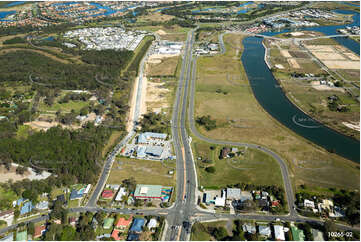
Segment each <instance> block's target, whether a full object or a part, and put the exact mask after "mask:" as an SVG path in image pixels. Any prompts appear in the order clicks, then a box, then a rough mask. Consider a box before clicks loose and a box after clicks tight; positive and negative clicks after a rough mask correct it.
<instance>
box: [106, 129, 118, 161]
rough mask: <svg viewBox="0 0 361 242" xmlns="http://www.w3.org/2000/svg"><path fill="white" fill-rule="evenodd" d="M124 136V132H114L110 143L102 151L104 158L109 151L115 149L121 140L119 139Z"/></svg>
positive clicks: (109, 140)
mask: <svg viewBox="0 0 361 242" xmlns="http://www.w3.org/2000/svg"><path fill="white" fill-rule="evenodd" d="M122 135H123V132H122V131H117V130H114V131H113V132H112V134H111V135H110V137H109V139H108V142H107V143H106V144H105V146H104V148H103V151H102V157H104V156H105V155H106V153H107V152H108V151H110V148H111V147H113V146H114V145H115V144H116V142H117V141H118V140H119V138H120V137H121V136H122Z"/></svg>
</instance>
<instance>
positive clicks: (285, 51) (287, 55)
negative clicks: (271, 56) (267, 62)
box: [281, 50, 292, 58]
mask: <svg viewBox="0 0 361 242" xmlns="http://www.w3.org/2000/svg"><path fill="white" fill-rule="evenodd" d="M281 54H282V55H283V57H285V58H291V57H292V56H291V55H290V53H288V51H287V50H281Z"/></svg>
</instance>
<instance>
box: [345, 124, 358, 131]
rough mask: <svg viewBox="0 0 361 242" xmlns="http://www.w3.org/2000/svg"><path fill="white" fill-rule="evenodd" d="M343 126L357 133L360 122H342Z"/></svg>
mask: <svg viewBox="0 0 361 242" xmlns="http://www.w3.org/2000/svg"><path fill="white" fill-rule="evenodd" d="M342 124H343V125H345V126H346V127H348V128H350V129H354V130H357V131H360V122H353V123H351V122H350V123H348V122H342Z"/></svg>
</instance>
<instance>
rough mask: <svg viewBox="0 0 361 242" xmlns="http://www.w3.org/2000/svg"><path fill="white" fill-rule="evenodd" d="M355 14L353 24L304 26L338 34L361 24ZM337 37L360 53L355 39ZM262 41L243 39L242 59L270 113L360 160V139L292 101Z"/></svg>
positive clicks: (302, 133) (327, 146) (321, 143)
mask: <svg viewBox="0 0 361 242" xmlns="http://www.w3.org/2000/svg"><path fill="white" fill-rule="evenodd" d="M352 13H353V14H354V16H353V19H354V22H353V23H352V24H350V25H339V26H319V27H313V28H302V30H313V31H319V32H322V33H324V34H325V35H334V34H337V31H336V30H337V29H339V28H344V27H346V26H354V25H359V24H360V19H359V18H360V14H359V13H356V12H352ZM289 31H290V30H283V31H281V32H267V33H263V34H266V35H276V34H279V33H285V32H289ZM335 39H336V41H338V42H339V43H340V44H341V45H343V46H345V47H347V48H349V49H350V50H352V51H353V52H355V53H357V54H358V55H359V54H360V46H359V44H358V47H357V46H355V45H354V43H357V42H355V41H354V40H351V39H349V38H335ZM262 41H263V39H262V38H258V37H247V38H245V39H244V40H243V45H244V52H243V54H242V62H243V65H244V68H245V71H246V74H247V76H248V79H249V81H250V84H251V87H252V90H253V93H254V95H255V97H256V98H257V100H258V102H259V103H260V104H261V105H262V107H263V108H264V109H265V110H266V111H267V112H268V113H269V114H270V115H272V116H273V117H274V118H275V119H277V120H278V121H279V122H281V123H282V124H283V125H285V126H286V127H288V128H289V129H291V130H293V131H294V132H295V133H297V134H298V135H300V136H302V137H304V138H306V139H308V140H310V141H312V142H313V143H315V144H317V145H319V146H321V147H324V148H325V149H327V150H329V151H331V150H332V151H334V152H335V153H337V154H338V155H341V156H343V157H345V158H347V159H350V160H352V161H355V162H358V163H359V162H360V142H359V141H358V140H355V139H352V138H350V137H347V136H345V135H343V134H341V133H338V132H336V131H334V130H332V129H330V128H328V127H326V126H325V125H323V124H321V123H319V122H317V121H316V120H314V119H312V118H311V117H310V116H308V115H307V114H305V113H303V112H302V111H301V110H300V109H299V108H298V107H296V106H295V105H294V104H293V103H292V102H290V100H289V99H288V98H287V96H286V95H285V94H284V92H283V91H282V89H281V88H280V87H279V85H278V83H277V80H276V79H275V78H274V76H273V74H272V72H271V71H270V70H269V68H268V67H267V65H266V63H265V61H264V53H265V49H264V46H263V45H262Z"/></svg>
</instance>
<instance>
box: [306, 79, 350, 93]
mask: <svg viewBox="0 0 361 242" xmlns="http://www.w3.org/2000/svg"><path fill="white" fill-rule="evenodd" d="M311 85H312V87H313V88H314V89H316V90H318V91H339V92H345V90H344V89H343V88H339V87H330V86H327V85H321V84H320V82H319V81H313V82H311Z"/></svg>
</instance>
